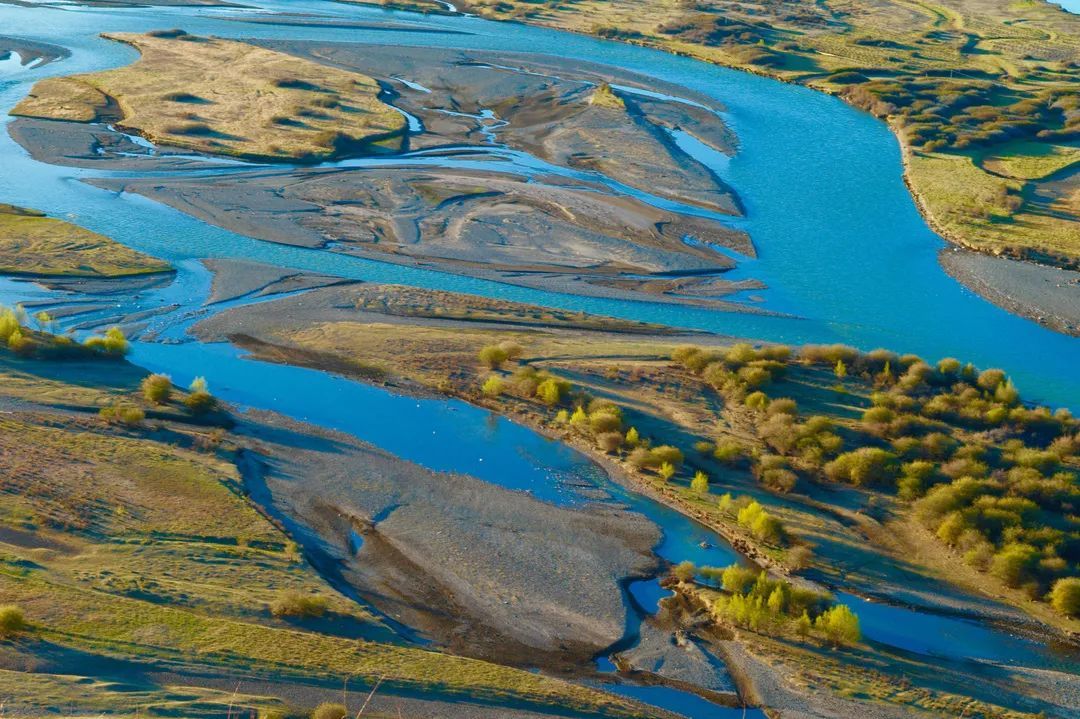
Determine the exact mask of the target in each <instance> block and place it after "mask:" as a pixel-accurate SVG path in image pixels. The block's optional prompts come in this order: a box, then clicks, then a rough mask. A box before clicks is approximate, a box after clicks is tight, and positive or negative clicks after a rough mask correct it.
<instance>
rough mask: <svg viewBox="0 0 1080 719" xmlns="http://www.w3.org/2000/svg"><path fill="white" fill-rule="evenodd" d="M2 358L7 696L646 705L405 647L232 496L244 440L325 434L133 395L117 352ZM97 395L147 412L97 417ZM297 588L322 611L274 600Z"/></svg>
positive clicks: (254, 703)
mask: <svg viewBox="0 0 1080 719" xmlns="http://www.w3.org/2000/svg"><path fill="white" fill-rule="evenodd" d="M0 374H2V376H3V378H4V382H3V383H2V384H3V390H2V391H0V407H2V408H3V410H4V415H5V418H4V420H3V424H4V431H3V432H2V433H0V439H2V443H3V451H4V454H5V457H7V458H8V460H7V461H6V462H5V470H4V471H3V472H2V473H0V475H2V476H0V486H2V488H3V491H2V492H0V505H2V507H0V511H2V512H3V515H4V517H5V520H4V527H3V530H2V532H0V545H2V546H3V548H4V551H5V555H6V559H5V563H6V566H7V567H8V571H5V572H4V573H3V591H4V599H5V602H6V603H7V604H10V605H14V606H16V607H18V608H19V610H20V611H21V612H22V613H23V616H24V621H25V623H26V624H25V627H24V628H21V629H18V630H17V639H16V641H5V642H4V643H3V646H2V648H0V687H2V688H3V691H4V694H5V697H6V699H5V704H6V706H7V707H8V710H9V711H22V710H23V709H24V708H26V709H31V708H32V709H33V710H34V711H41V710H43V709H46V708H49V707H54V706H55V707H57V708H59V707H60V706H63V707H64V708H65V709H64V710H65V711H76V712H80V711H81V712H98V711H108V710H111V709H115V708H117V707H123V708H129V707H130V702H131V701H132V698H133V696H138V697H139V699H138V701H139V705H140V706H142V707H144V710H147V709H150V708H153V707H165V706H169V707H171V708H173V709H176V708H177V707H183V708H184V711H185V714H186V715H189V716H195V717H212V716H217V715H220V712H221V711H225V709H226V707H232V710H233V711H235V710H237V709H238V708H242V710H245V711H246V710H251V711H255V712H270V711H275V712H286V713H293V712H298V711H299V712H306V711H307V710H308V708H309V707H311V706H313V705H314V704H316V703H318V702H320V701H331V700H334V701H340V698H341V697H342V696H343V694H342V682H343V681H344V682H346V686H347V687H348V689H349V690H351V692H352V694H351V696H352V698H351V699H349V700H348V701H349V703H350V704H354V705H359V703H360V702H362V701H363V697H364V696H365V695H366V694H367V693H368V692H369V691H371V689H372V687H373V686H376V685H378V687H379V688H378V690H377V693H378V695H379V696H378V697H377V698H376V700H375V701H374V702H373V703H372V705H371V707H370V708H371V710H372V711H377V712H382V711H391V712H392V711H393V710H394V708H395V707H402V706H404V707H409V709H410V712H415V715H416V716H439V715H445V712H446V711H448V709H447V707H448V706H449V704H451V703H452V704H453V705H454V707H455V708H454V712H455V714H456V713H457V711H458V708H460V710H461V711H462V712H464V715H468V716H476V717H485V716H495V715H497V716H515V717H517V716H520V717H530V716H534V715H535V711H540V712H541V713H544V714H545V715H547V714H548V712H554V713H555V714H556V715H563V714H565V713H566V712H568V711H569V713H570V715H573V716H577V715H579V713H580V712H584V713H585V714H586V715H593V714H594V713H595V712H599V714H597V716H599V715H607V714H609V713H610V712H615V714H616V715H619V714H623V715H631V714H632V715H634V716H640V715H641V714H642V711H643V710H642V709H641V707H640V706H634V705H632V704H630V703H627V702H623V701H622V700H618V699H615V698H613V697H611V696H609V695H603V694H601V693H599V692H597V691H595V690H592V689H586V688H581V687H576V686H574V685H571V684H567V683H565V682H562V681H559V680H555V679H548V678H545V677H543V676H541V675H536V674H532V673H529V672H524V671H517V670H512V669H508V668H504V667H500V666H498V665H493V664H488V663H484V662H478V661H475V660H467V659H461V658H457V657H453V656H450V655H447V654H441V653H437V652H432V651H427V650H424V649H419V648H414V647H410V646H407V645H403V644H401V643H400V640H398V639H397V638H395V636H394V634H393V632H392V631H391V626H390V625H388V623H387V622H386V621H384V620H382V619H380V618H379V616H378V614H377V613H374V612H372V611H371V610H369V609H367V608H366V607H365V606H364V605H362V604H358V603H356V602H355V601H353V599H352V598H351V597H349V596H346V595H342V594H340V593H339V592H338V591H336V590H335V588H333V587H332V586H330V585H329V584H327V581H326V579H324V578H322V577H320V575H319V574H318V573H317V572H316V571H315V570H314V568H313V567H312V566H311V565H310V564H309V563H307V562H306V561H304V560H303V559H302V558H301V555H300V551H299V549H298V547H297V545H296V544H295V543H294V542H293V541H292V540H291V539H290V537H289V536H288V534H287V533H286V532H284V531H283V530H282V529H281V528H280V526H275V523H274V522H273V520H272V519H269V518H268V517H267V516H266V515H264V514H262V513H261V512H260V509H259V507H258V506H256V505H255V503H254V502H253V501H252V499H251V498H249V497H248V496H246V494H245V493H244V491H243V490H242V487H241V477H240V475H239V473H238V471H237V469H236V466H235V463H236V459H237V456H238V453H242V452H245V451H247V452H250V451H257V452H267V451H268V450H270V449H271V448H274V447H276V448H277V449H276V450H275V451H274V453H272V454H271V453H268V454H264V455H263V457H264V461H266V462H268V463H269V464H270V465H271V466H273V465H274V464H275V463H279V462H285V463H287V462H289V461H292V460H291V457H294V456H295V455H292V454H291V453H290V451H291V449H292V445H293V443H294V442H300V443H301V444H302V445H303V446H306V447H308V448H309V449H310V448H311V447H312V446H313V445H312V443H314V444H316V445H317V444H318V443H320V442H324V441H325V438H323V439H320V438H319V436H318V433H317V432H316V433H312V430H311V428H305V427H302V426H299V425H297V424H295V423H291V424H290V423H284V424H283V423H281V422H280V421H279V420H278V419H275V418H273V417H272V416H269V415H262V416H259V417H257V418H256V417H254V416H246V417H240V416H238V417H237V418H236V419H237V420H238V422H237V424H236V425H235V426H234V427H233V429H228V428H227V426H226V424H228V423H226V424H215V423H214V422H209V423H207V422H205V421H196V422H193V421H191V420H192V417H191V415H190V413H189V412H187V411H186V410H184V409H183V405H182V404H181V402H180V401H179V400H180V399H181V398H182V397H183V393H180V392H179V391H175V393H174V398H173V399H172V400H171V401H166V402H165V403H164V404H157V405H155V404H153V403H150V402H148V401H146V400H145V399H144V398H142V397H141V395H140V393H139V383H140V381H141V379H142V378H143V377H144V376H145V372H144V371H142V370H140V369H138V368H136V367H134V366H132V365H130V364H127V363H125V362H124V361H123V360H116V361H115V362H113V363H111V364H109V365H108V366H106V365H105V364H103V363H101V362H97V363H80V362H71V361H68V362H49V361H45V362H42V361H35V360H25V359H18V358H14V357H13V356H12V355H11V353H10V352H9V351H7V350H2V351H0ZM111 406H125V407H129V408H144V410H145V412H146V416H147V419H146V420H143V419H137V418H136V416H135V415H134V414H130V415H125V416H126V417H128V418H127V419H125V420H123V421H111V420H107V419H106V418H105V417H104V416H103V417H101V418H99V417H98V413H97V410H98V408H99V407H111ZM282 442H284V443H285V444H284V445H283V444H282ZM329 450H330V452H331V453H333V452H335V451H336V450H335V449H333V448H332V447H331V448H329ZM278 451H284V452H285V454H284V455H282V454H279V453H278ZM305 456H309V455H305ZM306 472H307V470H303V471H302V472H300V474H299V475H294V477H296V478H299V476H300V475H304V476H306ZM46 475H47V477H46ZM20 567H21V568H22V569H21V570H20V569H19V568H20ZM294 595H295V596H301V597H304V596H306V597H309V598H310V600H311V602H312V606H314V607H317V608H318V611H314V610H313V611H312V612H310V613H307V614H305V613H299V614H290V611H289V610H288V605H282V606H285V607H286V609H282V610H280V611H279V610H277V609H275V610H273V611H272V610H271V608H272V607H274V606H278V605H279V603H280V602H281V601H282V599H283V597H284V598H288V597H292V596H294ZM615 602H616V604H617V605H618V594H617V593H616V594H615ZM619 611H621V606H619ZM619 629H620V630H621V625H620V626H619ZM9 630H10V628H9V627H6V629H5V631H9ZM28 668H32V669H33V672H32V673H30V674H28V673H27V669H28ZM237 676H241V677H243V679H242V680H241V681H240V685H239V686H238V685H237ZM28 677H32V680H28ZM117 682H122V683H123V685H124V687H125V690H124V691H123V693H122V696H121V695H119V694H118V693H117V692H116V691H115V687H116V686H117V684H116V683H117ZM521 682H523V683H521ZM483 687H487V689H484V688H483ZM260 690H261V691H260ZM267 690H269V691H267ZM520 690H524V693H520ZM551 692H553V693H551ZM530 695H531V696H530ZM346 696H350V694H348V693H347V694H346ZM398 697H400V700H398ZM582 701H584V703H581V702H582ZM644 713H645V714H648V712H647V711H645V712H644ZM411 715H413V714H411ZM661 715H662V714H656V715H655V716H661Z"/></svg>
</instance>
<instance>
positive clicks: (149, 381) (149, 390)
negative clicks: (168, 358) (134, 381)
mask: <svg viewBox="0 0 1080 719" xmlns="http://www.w3.org/2000/svg"><path fill="white" fill-rule="evenodd" d="M140 387H141V388H142V393H143V397H145V398H146V401H147V402H153V403H154V404H165V403H166V402H168V401H169V396H170V395H171V394H172V380H171V379H169V376H168V375H164V374H151V375H147V376H146V377H144V378H143V381H142V384H141V385H140Z"/></svg>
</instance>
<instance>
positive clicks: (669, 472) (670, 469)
mask: <svg viewBox="0 0 1080 719" xmlns="http://www.w3.org/2000/svg"><path fill="white" fill-rule="evenodd" d="M657 472H658V473H659V474H660V478H661V479H662V480H664V481H665V482H666V481H668V480H669V479H671V478H672V477H674V476H675V465H673V464H672V463H671V462H661V463H660V469H658V470H657Z"/></svg>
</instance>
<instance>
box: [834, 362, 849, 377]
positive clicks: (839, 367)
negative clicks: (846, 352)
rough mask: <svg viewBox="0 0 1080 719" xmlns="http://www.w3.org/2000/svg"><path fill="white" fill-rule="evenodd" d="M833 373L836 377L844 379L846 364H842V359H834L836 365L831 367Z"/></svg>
mask: <svg viewBox="0 0 1080 719" xmlns="http://www.w3.org/2000/svg"><path fill="white" fill-rule="evenodd" d="M833 374H835V375H836V379H840V380H842V379H844V378H845V377H847V365H846V364H844V360H842V359H838V360H836V366H835V367H833Z"/></svg>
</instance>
